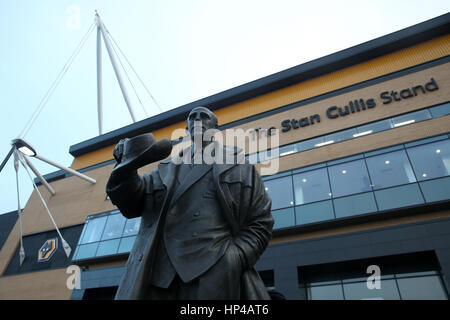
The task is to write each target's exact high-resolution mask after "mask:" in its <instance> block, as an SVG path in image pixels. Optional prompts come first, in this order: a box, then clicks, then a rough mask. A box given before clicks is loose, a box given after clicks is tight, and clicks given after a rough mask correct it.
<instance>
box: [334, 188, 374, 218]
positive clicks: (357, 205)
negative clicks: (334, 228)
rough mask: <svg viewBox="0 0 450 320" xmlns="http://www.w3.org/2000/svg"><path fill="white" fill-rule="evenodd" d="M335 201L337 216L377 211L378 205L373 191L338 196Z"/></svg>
mask: <svg viewBox="0 0 450 320" xmlns="http://www.w3.org/2000/svg"><path fill="white" fill-rule="evenodd" d="M333 202H334V211H335V213H336V218H343V217H348V216H353V215H358V214H364V213H370V212H375V211H377V205H376V203H375V198H374V196H373V193H372V192H368V193H362V194H357V195H353V196H348V197H343V198H337V199H334V200H333Z"/></svg>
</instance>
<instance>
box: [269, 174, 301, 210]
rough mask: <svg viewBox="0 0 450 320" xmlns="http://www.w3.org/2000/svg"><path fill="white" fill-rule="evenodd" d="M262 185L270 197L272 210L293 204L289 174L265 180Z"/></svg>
mask: <svg viewBox="0 0 450 320" xmlns="http://www.w3.org/2000/svg"><path fill="white" fill-rule="evenodd" d="M264 186H265V188H266V191H267V193H268V194H269V196H270V198H271V199H272V210H275V209H280V208H285V207H291V206H293V205H294V199H293V194H292V178H291V176H288V177H283V178H278V179H273V180H269V181H265V182H264Z"/></svg>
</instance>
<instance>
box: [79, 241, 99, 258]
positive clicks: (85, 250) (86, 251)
mask: <svg viewBox="0 0 450 320" xmlns="http://www.w3.org/2000/svg"><path fill="white" fill-rule="evenodd" d="M97 247H98V242H96V243H90V244H83V245H80V246H78V248H77V253H76V255H75V256H74V258H73V260H82V259H87V258H91V257H94V256H95V253H96V252H97Z"/></svg>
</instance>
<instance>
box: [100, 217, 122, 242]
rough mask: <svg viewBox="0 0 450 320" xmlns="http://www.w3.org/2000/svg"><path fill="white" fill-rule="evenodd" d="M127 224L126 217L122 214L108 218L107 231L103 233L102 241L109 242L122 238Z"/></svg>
mask: <svg viewBox="0 0 450 320" xmlns="http://www.w3.org/2000/svg"><path fill="white" fill-rule="evenodd" d="M125 222H126V219H125V217H124V216H123V215H122V214H120V213H119V214H113V215H110V216H108V221H107V222H106V226H105V231H103V236H102V240H109V239H114V238H119V237H120V236H122V231H123V227H124V225H125Z"/></svg>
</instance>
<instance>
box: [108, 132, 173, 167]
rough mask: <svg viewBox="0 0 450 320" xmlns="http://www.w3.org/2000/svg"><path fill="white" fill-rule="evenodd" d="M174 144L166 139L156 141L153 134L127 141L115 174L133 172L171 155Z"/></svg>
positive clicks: (145, 134)
mask: <svg viewBox="0 0 450 320" xmlns="http://www.w3.org/2000/svg"><path fill="white" fill-rule="evenodd" d="M171 151H172V143H171V142H170V140H169V139H167V138H164V139H161V140H159V141H156V139H155V137H154V136H153V134H151V133H144V134H141V135H138V136H136V137H133V138H130V139H126V140H125V142H124V144H123V156H122V161H121V162H120V163H119V164H118V165H117V166H116V167H115V168H114V169H113V172H114V173H121V172H125V171H132V170H136V169H138V168H141V167H143V166H145V165H147V164H149V163H152V162H156V161H159V160H162V159H164V158H166V157H167V156H169V155H170V152H171Z"/></svg>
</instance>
